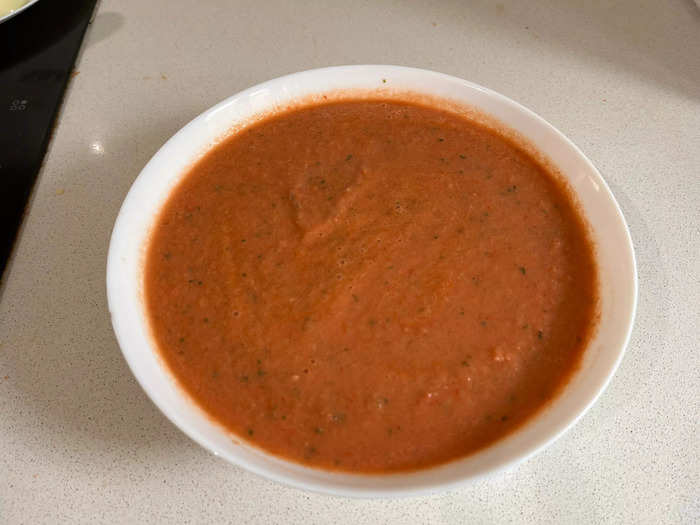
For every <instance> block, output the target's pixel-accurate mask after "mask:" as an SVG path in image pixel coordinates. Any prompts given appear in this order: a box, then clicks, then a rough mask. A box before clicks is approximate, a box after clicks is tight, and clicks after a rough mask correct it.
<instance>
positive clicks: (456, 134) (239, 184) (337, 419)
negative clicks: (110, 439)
mask: <svg viewBox="0 0 700 525" xmlns="http://www.w3.org/2000/svg"><path fill="white" fill-rule="evenodd" d="M145 301H146V306H147V310H148V313H149V316H150V325H151V328H152V332H153V336H154V338H155V341H156V343H157V346H158V348H159V350H160V354H161V355H162V357H163V359H164V361H165V362H166V363H167V366H168V367H169V368H170V370H171V372H172V373H173V375H174V376H175V377H176V378H177V380H178V382H179V384H180V385H181V386H182V388H183V389H184V390H185V391H186V392H187V393H188V394H189V395H190V396H191V397H192V398H193V399H194V400H195V401H196V403H197V404H198V405H199V406H201V408H202V409H204V411H206V412H207V413H208V414H209V415H210V416H211V417H212V418H213V419H214V420H216V421H217V422H218V423H220V424H221V425H223V426H224V427H225V428H227V429H229V430H230V431H232V432H233V433H235V434H236V435H238V436H240V437H243V438H244V439H246V440H249V441H250V442H252V443H254V444H255V445H257V446H259V447H260V448H262V449H264V450H266V451H268V452H271V453H273V454H276V455H279V456H282V457H284V458H287V459H291V460H293V461H297V462H300V463H304V464H307V465H311V466H314V467H320V468H326V469H338V470H348V471H361V472H387V471H398V470H409V469H418V468H425V467H429V466H432V465H436V464H439V463H443V462H446V461H449V460H453V459H456V458H459V457H462V456H465V455H467V454H470V453H472V452H474V451H476V450H478V449H480V448H483V447H485V446H487V445H489V444H491V443H493V442H494V441H496V440H498V439H499V438H502V437H503V436H505V435H506V434H508V433H510V432H512V431H513V430H514V429H516V428H517V427H518V426H520V425H522V424H523V422H525V421H527V420H528V418H530V417H532V416H533V414H535V413H536V412H537V411H538V410H539V409H541V408H542V407H543V406H544V405H545V404H546V403H547V402H548V401H549V400H551V399H552V397H553V396H554V395H555V394H556V393H557V391H558V390H559V389H561V387H562V386H563V385H564V384H565V383H566V381H567V380H568V378H569V377H570V376H571V374H572V372H573V371H574V370H575V369H576V367H577V365H578V364H579V362H580V361H581V357H582V353H583V352H584V350H585V347H586V344H587V341H588V340H589V338H590V336H591V332H592V330H593V329H594V326H595V309H596V302H597V285H596V265H595V261H594V254H593V249H592V245H591V241H590V239H589V237H588V234H587V230H586V227H585V223H584V221H583V219H582V217H581V215H580V212H579V211H578V209H577V208H576V205H575V203H574V202H573V200H572V197H571V195H570V193H569V191H568V190H567V188H566V187H565V186H564V185H563V184H562V183H561V181H560V179H558V178H557V176H556V175H554V174H552V173H551V172H550V171H548V169H547V168H546V167H544V166H543V165H542V164H540V163H538V162H537V161H536V160H535V159H534V158H533V157H532V156H531V155H529V154H528V153H527V152H526V151H525V150H524V149H522V148H521V147H519V146H518V145H516V144H515V143H514V142H512V141H510V140H508V139H506V138H505V137H504V136H502V135H500V134H499V133H498V132H496V131H493V130H491V129H488V128H486V127H484V126H482V125H480V124H478V123H476V122H474V121H471V120H469V119H468V118H466V117H464V116H461V115H458V114H456V113H451V112H448V111H444V110H441V109H437V108H435V107H429V106H423V105H420V104H416V103H410V102H398V101H386V100H385V101H382V100H348V101H342V102H333V103H326V104H321V105H310V106H306V107H301V108H298V109H295V110H290V111H287V112H284V113H281V114H275V115H272V116H269V117H268V118H266V119H264V120H262V121H260V122H258V123H255V124H254V125H251V126H250V127H248V128H247V129H244V130H243V131H240V132H238V133H236V134H234V135H233V136H231V137H230V138H228V139H227V140H225V141H224V142H223V143H221V144H219V145H217V146H216V147H214V148H213V149H212V150H211V151H210V152H208V153H207V154H206V155H205V156H204V158H202V159H201V160H200V161H198V162H197V164H196V165H195V166H194V167H193V168H192V169H191V170H190V172H189V173H188V174H187V175H186V176H185V177H184V179H183V181H182V182H181V183H180V184H179V185H178V186H177V187H176V188H175V190H174V191H173V192H172V194H171V195H170V197H169V198H168V200H167V202H166V204H165V206H164V208H163V210H162V212H161V213H160V216H159V218H158V219H157V222H156V224H155V227H154V231H153V234H152V237H151V240H150V243H149V245H148V251H147V258H146V264H145Z"/></svg>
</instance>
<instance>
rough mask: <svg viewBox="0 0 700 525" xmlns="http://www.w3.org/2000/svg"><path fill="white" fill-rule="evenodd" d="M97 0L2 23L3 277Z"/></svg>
mask: <svg viewBox="0 0 700 525" xmlns="http://www.w3.org/2000/svg"><path fill="white" fill-rule="evenodd" d="M95 2H96V0H60V1H56V0H41V1H39V2H37V3H36V4H34V5H32V6H31V7H29V8H27V9H26V10H24V11H23V12H21V13H19V14H18V15H16V16H15V17H14V18H11V19H9V20H7V21H6V22H3V23H1V24H0V277H1V276H2V273H3V270H4V268H5V266H6V264H7V260H8V258H9V256H10V252H11V250H12V244H13V242H14V239H15V236H16V234H17V230H18V228H19V226H20V224H21V222H22V217H23V216H24V212H25V208H26V206H27V201H28V199H29V196H30V195H31V190H32V187H33V185H34V181H35V180H36V178H37V175H38V173H39V169H40V168H41V164H42V161H43V158H44V153H45V152H46V147H47V145H48V142H49V140H50V138H51V132H52V129H53V124H54V119H55V117H56V114H57V112H58V109H59V107H60V105H61V100H62V98H63V92H64V90H65V88H66V85H67V83H68V80H69V78H70V75H71V71H72V70H73V63H74V62H75V58H76V56H77V54H78V50H79V49H80V43H81V42H82V39H83V35H84V34H85V29H86V28H87V26H88V23H89V21H90V18H91V16H92V12H93V10H94V8H95Z"/></svg>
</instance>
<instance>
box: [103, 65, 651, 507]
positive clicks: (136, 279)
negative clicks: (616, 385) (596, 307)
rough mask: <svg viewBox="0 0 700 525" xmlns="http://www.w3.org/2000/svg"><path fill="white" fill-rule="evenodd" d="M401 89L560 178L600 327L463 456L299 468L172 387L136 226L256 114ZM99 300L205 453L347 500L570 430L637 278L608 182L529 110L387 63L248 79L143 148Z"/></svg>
mask: <svg viewBox="0 0 700 525" xmlns="http://www.w3.org/2000/svg"><path fill="white" fill-rule="evenodd" d="M387 90H391V91H392V92H402V91H405V92H411V93H414V94H419V95H427V96H429V97H433V98H438V99H446V100H449V101H452V102H453V103H456V104H458V105H463V106H467V107H471V108H474V109H476V110H478V111H480V112H482V113H484V114H486V115H488V116H489V118H491V119H494V120H495V121H497V122H500V123H501V124H502V125H503V126H505V127H506V128H508V129H510V130H513V131H515V132H516V133H518V134H520V135H521V136H523V137H525V138H526V139H527V140H528V141H529V142H530V143H531V144H532V145H533V146H534V147H535V148H536V149H537V150H539V151H540V152H541V153H542V154H543V155H544V156H545V157H546V158H548V159H549V161H550V162H551V163H552V164H553V165H554V166H556V167H557V168H558V169H559V170H560V171H561V173H562V174H563V175H564V177H565V178H566V179H567V180H568V182H569V184H570V186H571V188H572V189H573V191H574V193H575V194H576V197H577V199H578V201H579V203H580V205H581V207H582V209H583V212H584V214H585V216H586V218H587V220H588V223H589V225H590V228H591V232H592V236H593V239H594V242H595V244H596V254H597V260H598V264H599V270H600V275H599V276H600V286H601V289H600V298H601V303H600V324H599V326H598V330H597V334H596V336H595V337H594V339H593V340H592V341H591V343H590V345H589V347H588V349H587V351H586V353H585V356H584V358H583V362H582V364H581V367H580V369H579V370H578V372H577V373H576V374H575V375H574V376H573V378H572V379H571V381H570V382H569V383H568V385H567V386H566V387H565V388H564V390H563V391H562V393H561V394H560V395H559V396H558V397H557V398H556V399H555V400H554V401H553V402H552V403H550V404H549V405H548V406H547V407H546V408H545V409H543V410H542V411H540V412H539V413H538V415H537V416H536V417H534V418H532V419H531V420H530V421H529V423H527V424H526V425H524V426H523V427H521V428H520V429H519V430H518V431H516V432H515V433H513V434H511V435H509V436H507V437H506V438H504V439H502V440H500V441H498V442H496V443H494V444H493V445H491V446H489V447H488V448H485V449H483V450H481V451H479V452H477V453H474V454H472V455H470V456H468V457H466V458H463V459H460V460H456V461H453V462H450V463H447V464H445V465H442V466H437V467H434V468H430V469H427V470H419V471H415V472H408V473H398V474H385V475H376V474H372V475H361V474H348V473H337V472H327V471H323V470H317V469H312V468H308V467H305V466H303V465H300V464H296V463H293V462H290V461H286V460H284V459H280V458H278V457H275V456H272V455H269V454H267V453H265V452H264V451H262V450H260V449H258V448H255V447H254V446H253V445H250V444H247V443H246V442H245V441H243V440H242V439H237V438H235V437H233V436H231V435H230V434H229V433H228V432H226V431H225V430H224V429H223V428H222V427H220V426H219V425H217V424H216V423H214V422H212V420H210V419H209V418H208V417H207V416H206V414H204V413H203V412H202V410H201V409H199V408H198V407H197V406H196V405H195V404H194V402H192V401H191V400H190V399H189V398H188V396H187V395H186V394H185V393H184V391H183V390H181V389H180V388H179V387H178V386H177V384H176V382H175V380H174V378H173V377H172V375H171V374H170V372H169V371H168V369H167V368H166V367H165V366H164V364H163V363H162V362H161V360H160V358H159V356H158V353H157V351H156V348H155V346H154V343H153V341H152V339H151V337H150V335H149V327H148V323H147V319H146V315H145V309H144V303H143V300H142V282H143V276H142V264H143V258H144V246H145V243H146V242H147V238H148V232H149V229H150V228H151V226H152V225H153V223H154V219H155V217H156V216H157V214H158V211H159V209H160V208H161V206H162V205H163V203H164V201H165V200H166V198H167V196H168V194H169V191H170V190H171V189H172V188H173V186H174V185H175V184H176V183H177V182H178V181H179V179H180V178H181V177H182V176H183V175H184V174H185V172H186V170H187V168H188V166H190V165H191V164H192V163H193V162H195V161H196V160H197V159H198V158H199V157H200V156H201V155H202V154H203V153H204V152H206V151H207V150H208V149H209V148H211V147H212V146H213V145H215V144H216V143H217V141H218V140H220V139H221V138H222V137H223V136H226V135H227V134H228V133H231V130H235V129H236V126H238V127H240V126H242V125H244V124H245V123H246V122H249V121H250V119H251V118H255V116H256V115H261V114H264V113H265V112H266V111H271V110H272V109H274V108H279V107H284V106H285V105H288V104H294V102H295V101H299V100H301V99H305V98H309V97H314V96H321V95H323V94H324V93H338V92H345V93H352V92H353V91H357V92H363V93H368V92H369V93H374V92H376V93H377V94H379V95H381V93H387V92H388V91H387ZM107 296H108V301H109V310H110V313H111V317H112V324H113V326H114V331H115V334H116V336H117V339H118V341H119V345H120V346H121V349H122V352H123V353H124V357H125V358H126V360H127V362H128V364H129V366H130V367H131V370H132V371H133V373H134V375H135V376H136V378H137V379H138V381H139V383H140V384H141V386H142V387H143V389H144V390H145V391H146V393H147V394H148V395H149V396H150V398H151V399H152V400H153V402H154V403H155V404H156V405H157V406H158V407H159V408H160V410H162V412H163V413H164V414H165V415H166V416H167V417H168V418H169V419H170V420H171V421H172V422H173V423H174V424H175V425H177V426H178V427H179V428H180V429H181V430H182V431H183V432H185V433H186V434H187V435H188V436H190V437H191V438H192V439H193V440H194V441H196V442H197V443H199V444H200V445H202V446H203V447H205V448H206V449H208V450H210V451H211V452H213V453H214V454H216V455H217V456H221V457H223V458H224V459H226V460H228V461H230V462H232V463H235V464H236V465H240V466H241V467H243V468H245V469H247V470H249V471H252V472H255V473H257V474H260V475H262V476H265V477H267V478H269V479H272V480H276V481H279V482H282V483H285V484H288V485H292V486H295V487H300V488H304V489H310V490H314V491H319V492H326V493H332V494H341V495H352V496H389V495H415V494H418V493H424V492H432V491H437V490H442V489H446V488H450V487H454V486H456V485H459V484H462V483H466V482H468V481H470V480H473V479H475V478H478V477H480V476H483V475H485V474H488V473H492V472H494V471H497V470H499V469H503V468H505V467H508V466H512V465H514V464H515V463H517V462H519V461H522V460H524V459H526V458H527V457H529V456H531V455H532V454H534V453H536V452H537V451H539V450H541V449H542V448H544V447H545V446H547V445H548V444H549V443H551V442H552V441H554V440H555V439H556V438H557V437H559V436H560V435H561V434H562V433H563V432H565V431H566V430H567V429H568V428H570V427H571V426H572V425H573V424H574V423H575V422H576V421H577V420H578V419H579V418H580V417H581V416H582V415H583V414H584V413H585V412H586V410H587V409H588V408H589V407H590V406H591V405H592V404H593V403H594V402H595V400H596V399H597V398H598V396H599V395H600V394H601V392H602V391H603V390H604V389H605V387H606V385H607V384H608V382H609V381H610V378H611V377H612V375H613V374H614V372H615V369H616V368H617V366H618V364H619V363H620V360H621V359H622V356H623V353H624V350H625V346H626V345H627V342H628V339H629V336H630V332H631V329H632V323H633V319H634V314H635V308H636V300H637V274H636V267H635V260H634V252H633V248H632V242H631V239H630V234H629V231H628V229H627V226H626V224H625V220H624V218H623V216H622V213H621V211H620V208H619V206H618V204H617V202H616V201H615V198H614V197H613V195H612V193H611V192H610V189H609V188H608V186H607V184H606V183H605V181H604V180H603V178H602V177H601V175H600V173H598V171H597V170H596V168H595V167H594V166H593V164H592V163H591V162H590V161H589V160H588V159H587V158H586V157H585V155H584V154H583V153H582V152H581V151H580V150H579V149H578V148H577V147H576V146H575V145H574V144H573V143H572V142H571V141H570V140H569V139H567V138H566V137H565V136H564V135H563V134H562V133H560V132H559V131H557V130H556V129H555V128H554V127H553V126H551V125H550V124H548V123H547V122H546V121H544V120H543V119H542V118H540V117H539V116H537V115H536V114H534V113H533V112H532V111H530V110H528V109H526V108H524V107H523V106H521V105H520V104H518V103H516V102H514V101H512V100H510V99H508V98H506V97H504V96H502V95H499V94H498V93H495V92H494V91H491V90H489V89H486V88H484V87H481V86H479V85H476V84H473V83H471V82H467V81H465V80H461V79H459V78H455V77H451V76H448V75H444V74H440V73H435V72H432V71H425V70H420V69H411V68H405V67H396V66H381V65H369V66H345V67H332V68H325V69H316V70H312V71H304V72H301V73H295V74H292V75H287V76H284V77H281V78H277V79H275V80H270V81H269V82H264V83H262V84H259V85H257V86H255V87H251V88H250V89H247V90H245V91H242V92H241V93H238V94H236V95H233V96H232V97H230V98H227V99H226V100H224V101H223V102H221V103H219V104H217V105H216V106H214V107H212V108H211V109H209V110H207V111H205V112H204V113H202V114H201V115H200V116H198V117H197V118H195V119H194V120H193V121H192V122H190V123H189V124H187V125H186V126H185V127H184V128H182V129H181V130H180V131H179V132H177V133H176V134H175V135H174V136H173V137H172V138H171V139H170V140H168V142H167V143H166V144H165V145H164V146H163V147H162V148H161V149H160V150H159V151H158V152H157V153H156V154H155V155H154V156H153V158H152V159H151V160H150V162H149V163H148V164H147V165H146V167H145V168H144V169H143V171H141V174H140V175H139V176H138V178H137V179H136V180H135V182H134V184H133V186H132V187H131V189H130V191H129V193H128V195H127V196H126V199H125V200H124V203H123V205H122V207H121V210H120V212H119V216H118V217H117V220H116V223H115V225H114V231H113V233H112V238H111V242H110V246H109V256H108V262H107Z"/></svg>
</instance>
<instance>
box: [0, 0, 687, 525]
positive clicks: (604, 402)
mask: <svg viewBox="0 0 700 525" xmlns="http://www.w3.org/2000/svg"><path fill="white" fill-rule="evenodd" d="M642 4H643V5H642ZM355 63H388V64H399V65H411V66H416V67H423V68H428V69H434V70H438V71H442V72H445V73H449V74H452V75H456V76H459V77H463V78H466V79H469V80H472V81H475V82H477V83H480V84H483V85H485V86H488V87H491V88H493V89H495V90H497V91H500V92H501V93H504V94H505V95H508V96H510V97H512V98H514V99H516V100H518V101H520V102H521V103H523V104H525V105H526V106H528V107H530V108H531V109H533V110H534V111H536V112H537V113H539V114H540V115H542V116H543V117H544V118H546V119H547V120H549V121H550V122H551V123H553V124H554V125H555V126H557V127H558V128H559V129H560V130H562V131H563V132H564V133H565V134H567V135H568V136H569V137H570V138H571V139H573V140H574V142H576V143H577V144H578V145H579V146H580V147H581V148H582V149H583V150H584V152H585V153H586V154H587V155H588V156H589V157H590V158H591V159H592V160H593V162H594V163H595V164H596V165H597V166H598V168H599V169H600V170H601V172H602V173H603V176H604V177H605V178H606V180H607V181H608V183H609V184H610V186H611V188H612V190H613V192H614V194H615V195H616V197H617V198H618V200H619V202H620V205H621V206H622V209H623V211H624V214H625V216H626V218H627V221H628V223H629V225H630V228H631V231H632V237H633V239H634V243H635V247H636V250H637V263H638V266H639V275H640V297H639V310H638V315H637V322H636V326H635V329H634V333H633V336H632V340H631V343H630V346H629V348H628V350H627V355H626V356H625V359H624V361H623V362H622V365H621V367H620V369H619V371H618V373H617V375H616V376H615V377H614V379H613V381H612V383H611V384H610V386H609V387H608V389H607V391H606V392H605V393H604V394H603V396H602V397H601V398H600V400H599V402H598V403H597V404H596V405H595V406H594V408H593V409H592V410H591V411H590V412H589V413H588V414H587V415H586V416H585V417H584V418H583V419H582V420H581V421H580V422H579V423H578V425H576V427H575V428H574V429H573V430H571V431H570V432H568V433H567V434H566V435H565V436H564V437H563V438H561V439H560V440H559V441H557V442H556V443H555V444H554V445H552V446H551V447H549V448H548V449H546V450H545V451H543V452H541V453H540V454H539V455H537V456H536V457H534V458H532V459H530V460H529V461H527V462H525V463H523V464H521V465H520V466H518V467H516V468H514V469H513V470H511V471H510V472H507V473H505V474H499V475H495V476H492V477H491V478H489V479H487V480H484V481H480V482H478V483H475V484H473V485H471V486H468V487H466V488H464V489H461V490H458V491H455V492H451V493H445V494H441V495H436V496H431V497H423V498H416V499H404V500H376V501H363V500H351V499H342V498H333V497H328V496H321V495H316V494H310V493H305V492H301V491H298V490H294V489H289V488H286V487H283V486H279V485H276V484H274V483H271V482H268V481H266V480H264V479H261V478H259V477H257V476H255V475H252V474H249V473H247V472H245V471H243V470H241V469H239V468H236V467H233V466H231V465H228V464H226V463H224V462H223V461H221V460H219V459H216V458H215V457H213V456H211V455H209V454H208V453H207V452H205V451H204V450H203V449H201V448H200V447H199V446H197V445H195V444H194V443H193V442H191V441H190V440H189V439H188V438H186V437H185V436H184V435H183V434H182V433H181V432H180V431H179V430H177V429H176V428H175V427H174V426H173V425H172V424H171V423H170V422H169V421H168V420H167V419H165V417H164V416H162V415H161V414H160V412H158V410H157V409H156V408H155V406H154V405H153V404H152V403H151V402H150V401H149V400H148V398H147V397H146V395H145V394H144V393H143V392H142V391H141V389H140V387H139V386H138V385H137V384H136V381H135V380H134V378H133V377H132V375H131V373H130V372H129V370H128V368H127V366H126V364H125V362H124V360H123V358H122V356H121V353H120V351H119V348H118V347H117V343H116V341H115V338H114V335H113V333H112V328H111V326H110V321H109V315H108V312H107V305H106V298H105V284H104V276H105V259H106V255H107V244H108V240H109V235H110V232H111V229H112V224H113V222H114V219H115V217H116V214H117V211H118V209H119V206H120V203H121V201H122V199H123V198H124V196H125V194H126V192H127V190H128V188H129V186H130V185H131V183H132V181H133V180H134V178H135V177H136V176H137V175H138V173H139V171H140V169H141V168H142V167H143V165H144V164H145V163H146V162H147V160H148V159H149V158H150V157H151V155H153V153H155V151H156V150H157V149H158V147H160V145H161V144H163V142H164V141H165V140H166V139H167V138H168V137H170V136H171V135H172V134H173V133H174V132H175V131H177V130H178V129H179V128H180V127H181V126H182V125H184V124H185V123H186V122H188V121H189V120H190V119H192V118H193V117H194V116H196V115H197V114H199V113H200V112H201V111H203V110H204V109H206V108H208V107H209V106H212V105H213V104H214V103H216V102H218V101H219V100H221V99H223V98H225V97H227V96H229V95H231V94H233V93H235V92H237V91H239V90H241V89H243V88H245V87H248V86H250V85H253V84H256V83H258V82H261V81H263V80H266V79H269V78H272V77H276V76H279V75H282V74H285V73H290V72H294V71H299V70H303V69H309V68H314V67H320V66H326V65H337V64H355ZM76 68H77V70H78V71H79V74H78V75H76V76H75V77H74V78H73V80H72V82H71V85H70V88H69V91H68V93H67V97H66V100H65V104H64V107H63V110H62V114H61V115H60V119H59V122H58V126H57V129H56V132H55V136H54V138H53V141H52V143H51V145H50V149H49V152H48V155H47V158H46V163H45V166H44V168H43V170H42V173H41V174H40V178H39V182H38V184H37V187H36V189H35V192H34V196H33V201H32V204H31V211H30V213H29V215H28V217H27V219H26V221H25V224H24V228H23V231H22V233H21V237H20V240H19V243H18V245H17V247H16V251H15V256H14V260H13V262H12V264H11V266H10V268H9V272H8V273H7V274H6V276H5V281H4V283H3V285H2V290H1V291H0V293H1V296H0V523H3V524H5V523H7V524H15V523H30V524H37V523H59V522H60V523H80V522H83V523H102V522H105V523H108V522H111V523H127V522H128V523H151V522H154V523H155V522H158V523H176V522H183V523H205V522H211V523H223V522H231V523H284V524H286V523H337V524H342V523H537V524H541V523H615V524H617V523H649V524H658V523H687V524H691V523H700V459H699V458H700V425H699V420H700V360H699V355H700V353H699V352H698V334H699V332H698V325H699V324H700V271H699V264H698V260H699V256H700V211H699V210H700V205H699V203H700V160H699V158H700V10H699V9H698V8H697V7H696V5H695V4H694V3H693V1H692V0H670V1H668V2H658V1H656V0H648V1H644V2H640V1H632V0H623V1H610V2H606V1H603V2H588V1H585V0H567V1H564V2H562V1H559V0H530V1H528V2H519V1H515V0H514V1H512V2H508V1H505V0H503V1H502V2H498V3H497V2H487V1H480V0H477V1H472V2H460V1H457V0H436V1H428V2H397V1H393V0H390V1H386V0H377V1H357V2H350V1H335V0H331V1H326V2H307V1H295V2H287V1H278V0H271V1H268V2H260V1H229V0H206V1H205V0H178V1H175V0H171V1H166V0H149V1H140V0H139V1H137V0H103V1H102V2H101V4H100V6H99V10H98V12H97V16H96V18H95V20H94V23H93V24H92V26H91V27H90V28H89V29H88V34H87V38H86V41H85V44H84V46H83V51H82V55H81V57H80V58H79V62H78V64H77V65H76Z"/></svg>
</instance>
